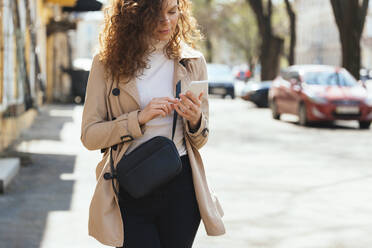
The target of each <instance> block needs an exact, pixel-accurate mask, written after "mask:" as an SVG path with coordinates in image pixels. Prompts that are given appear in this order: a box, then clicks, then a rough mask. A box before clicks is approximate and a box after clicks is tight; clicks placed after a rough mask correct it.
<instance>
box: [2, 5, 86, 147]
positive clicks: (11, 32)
mask: <svg viewBox="0 0 372 248" xmlns="http://www.w3.org/2000/svg"><path fill="white" fill-rule="evenodd" d="M84 1H86V0H0V151H2V150H4V149H5V148H6V147H8V146H9V145H10V144H11V143H12V141H13V140H14V139H15V138H17V137H18V135H19V134H20V132H21V131H22V130H23V129H25V128H27V127H29V126H30V125H31V124H32V122H33V119H34V117H35V116H36V115H37V109H38V107H39V106H41V105H42V104H44V103H46V102H56V101H57V102H68V101H70V100H71V80H70V77H69V75H68V74H67V73H65V69H66V68H70V67H72V57H71V56H72V52H71V46H70V42H69V32H70V31H71V30H75V29H76V20H75V19H74V18H73V14H71V10H70V11H67V10H64V8H74V7H76V6H77V5H78V4H79V3H82V2H84ZM91 2H92V1H91ZM82 6H86V3H84V4H83V5H82ZM72 10H73V9H72Z"/></svg>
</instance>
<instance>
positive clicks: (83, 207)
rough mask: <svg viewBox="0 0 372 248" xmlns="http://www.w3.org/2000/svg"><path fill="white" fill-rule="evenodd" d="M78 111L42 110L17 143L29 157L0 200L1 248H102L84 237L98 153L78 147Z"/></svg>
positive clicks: (65, 108) (64, 108)
mask: <svg viewBox="0 0 372 248" xmlns="http://www.w3.org/2000/svg"><path fill="white" fill-rule="evenodd" d="M81 110H82V106H74V105H51V106H44V107H43V108H42V109H41V113H40V114H39V116H38V117H37V118H36V119H35V122H34V124H33V125H32V126H31V128H30V129H29V130H27V131H26V132H24V133H23V134H22V135H21V137H20V138H19V139H18V140H17V142H16V148H17V151H18V152H20V153H21V154H22V156H29V160H30V162H31V163H26V164H23V166H22V168H21V169H20V172H19V174H18V175H17V177H16V178H15V180H14V181H13V182H12V183H11V185H10V186H9V188H8V190H7V192H6V193H5V194H4V195H1V196H0V247H8V248H15V247H19V248H25V247H27V248H36V247H45V248H57V247H58V248H59V247H60V248H62V247H63V248H66V247H71V248H73V247H79V248H81V247H103V246H102V245H100V244H99V243H98V242H96V241H95V240H94V239H93V238H91V237H89V236H88V234H87V223H88V209H89V203H90V198H91V196H92V194H93V191H94V187H95V175H94V172H95V165H96V163H97V161H98V160H99V157H100V153H99V151H97V152H89V151H87V150H86V149H85V148H84V147H83V146H82V144H81V142H80V119H81Z"/></svg>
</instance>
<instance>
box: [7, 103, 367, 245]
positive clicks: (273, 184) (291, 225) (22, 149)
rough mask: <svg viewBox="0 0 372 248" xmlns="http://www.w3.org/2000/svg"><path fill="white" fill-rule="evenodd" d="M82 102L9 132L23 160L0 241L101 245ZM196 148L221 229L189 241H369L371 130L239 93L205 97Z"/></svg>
mask: <svg viewBox="0 0 372 248" xmlns="http://www.w3.org/2000/svg"><path fill="white" fill-rule="evenodd" d="M81 113H82V106H81V105H79V106H76V105H45V106H42V107H41V112H40V114H39V116H38V117H37V118H36V120H35V122H34V124H33V125H32V127H31V128H30V129H28V130H26V131H25V132H24V133H23V134H22V135H21V136H20V138H19V139H18V140H17V142H16V148H17V152H18V154H20V155H21V156H22V161H23V165H22V168H21V170H20V173H19V175H18V176H17V178H16V180H14V182H12V185H11V186H10V188H9V190H8V192H7V193H6V194H4V195H1V196H0V247H7V248H8V247H9V248H25V247H27V248H37V247H42V248H66V247H69V248H75V247H76V248H84V247H90V248H91V247H97V248H99V247H105V246H103V245H101V244H99V243H98V242H97V241H96V240H94V239H93V238H91V237H89V236H88V234H87V221H88V209H89V203H90V198H91V196H92V194H93V191H94V187H95V166H96V164H97V163H98V161H99V159H100V157H101V154H100V152H99V151H88V150H86V149H85V148H84V147H83V146H82V144H81V142H80V121H81ZM209 127H210V137H209V141H208V143H207V144H206V146H205V147H203V148H202V149H201V153H202V157H203V159H204V164H205V169H206V173H207V176H208V179H209V183H210V185H211V186H212V188H213V189H214V191H215V192H216V194H217V195H218V198H219V200H220V202H221V204H222V207H223V209H224V212H225V216H224V217H223V219H224V222H225V225H226V230H227V233H226V234H225V235H223V236H218V237H211V236H206V234H205V231H204V227H203V226H202V225H201V226H200V228H199V232H198V234H197V237H196V239H195V242H194V247H195V248H212V247H213V248H368V247H372V236H371V235H370V234H371V233H372V152H371V147H372V130H359V129H358V125H357V123H356V122H355V123H354V122H337V123H336V124H335V125H315V126H311V127H302V126H299V125H298V124H297V118H296V117H292V116H283V118H282V120H281V121H276V120H273V119H272V118H271V112H270V110H269V109H258V108H256V107H254V106H253V105H252V104H251V103H248V102H245V101H242V100H240V99H235V100H231V99H226V100H223V99H217V98H211V99H210V123H209Z"/></svg>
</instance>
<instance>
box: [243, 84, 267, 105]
mask: <svg viewBox="0 0 372 248" xmlns="http://www.w3.org/2000/svg"><path fill="white" fill-rule="evenodd" d="M271 84H272V81H262V82H251V83H250V82H248V83H247V85H246V86H245V87H244V89H243V92H242V96H241V97H242V98H243V99H244V100H246V101H251V102H253V103H254V104H256V105H257V107H259V108H265V107H268V105H269V104H268V94H269V89H270V87H271Z"/></svg>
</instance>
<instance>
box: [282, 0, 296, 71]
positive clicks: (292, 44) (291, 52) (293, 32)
mask: <svg viewBox="0 0 372 248" xmlns="http://www.w3.org/2000/svg"><path fill="white" fill-rule="evenodd" d="M285 6H286V9H287V13H288V17H289V25H290V44H289V54H288V64H289V65H294V64H295V47H296V39H297V38H296V13H295V12H294V11H293V8H292V5H291V3H290V2H289V0H285Z"/></svg>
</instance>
